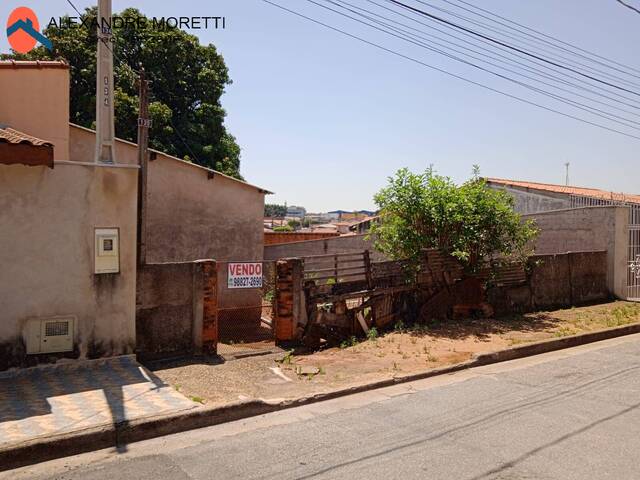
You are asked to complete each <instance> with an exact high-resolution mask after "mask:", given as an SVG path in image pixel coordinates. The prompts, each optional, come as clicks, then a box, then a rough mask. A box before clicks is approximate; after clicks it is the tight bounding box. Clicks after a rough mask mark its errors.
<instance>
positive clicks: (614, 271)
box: [486, 178, 640, 301]
mask: <svg viewBox="0 0 640 480" xmlns="http://www.w3.org/2000/svg"><path fill="white" fill-rule="evenodd" d="M486 180H487V184H488V185H489V187H491V188H494V189H498V190H503V191H505V192H508V193H509V194H510V195H511V196H512V197H513V198H514V200H515V205H514V208H515V210H516V211H517V212H519V213H521V214H523V216H524V217H525V218H527V219H534V220H535V221H536V223H537V224H538V227H539V229H540V235H539V237H538V239H537V242H536V251H537V252H539V253H562V252H566V251H585V250H607V252H608V254H609V255H608V258H609V260H608V262H609V267H608V268H609V287H610V290H611V292H612V293H613V294H615V295H616V296H618V297H619V298H624V299H629V300H636V301H640V195H637V194H627V193H617V192H609V191H606V190H601V189H597V188H587V187H576V186H569V185H555V184H549V183H538V182H528V181H522V180H507V179H502V178H487V179H486Z"/></svg>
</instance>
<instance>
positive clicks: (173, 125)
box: [2, 7, 242, 178]
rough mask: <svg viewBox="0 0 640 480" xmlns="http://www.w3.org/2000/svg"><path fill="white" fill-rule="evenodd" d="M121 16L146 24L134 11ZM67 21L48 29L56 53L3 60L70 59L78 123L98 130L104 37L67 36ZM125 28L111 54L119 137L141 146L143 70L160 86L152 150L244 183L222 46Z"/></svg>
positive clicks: (91, 12) (91, 11) (171, 32)
mask: <svg viewBox="0 0 640 480" xmlns="http://www.w3.org/2000/svg"><path fill="white" fill-rule="evenodd" d="M96 15H97V9H96V7H92V8H87V9H86V11H85V13H84V14H83V18H88V21H87V22H91V21H92V19H95V18H96ZM115 16H118V17H120V18H123V19H124V18H127V17H132V18H136V19H137V18H140V17H143V15H142V14H141V13H140V12H139V11H138V10H136V9H134V8H128V9H126V10H124V11H123V12H121V13H120V14H119V15H115ZM65 18H68V17H63V19H62V24H60V23H59V24H57V25H53V24H50V25H49V26H48V27H47V28H46V29H45V32H44V33H45V35H46V36H47V37H48V38H49V39H51V41H52V43H53V47H54V49H53V51H51V52H50V51H49V50H47V49H46V48H45V47H42V46H40V47H38V48H36V49H34V50H32V51H31V52H29V53H28V54H26V55H21V54H17V53H13V54H11V55H6V54H5V55H2V57H3V58H15V59H29V60H50V59H61V58H62V59H65V60H66V61H67V62H68V63H69V65H70V66H71V106H70V110H71V111H70V118H71V121H72V122H74V123H77V124H79V125H82V126H85V127H89V128H92V127H94V126H95V121H94V120H95V98H96V42H97V38H96V29H95V28H85V27H80V26H75V27H72V28H61V26H60V25H64V22H65ZM122 23H123V24H124V26H123V27H122V28H114V30H113V31H114V42H113V44H111V46H110V48H111V49H112V50H113V52H114V57H115V58H114V71H115V92H114V100H115V103H114V107H115V114H116V135H117V136H118V137H120V138H124V139H126V140H130V141H134V142H135V141H136V139H137V117H138V86H137V75H136V74H135V72H134V70H133V69H136V70H138V69H139V68H140V67H141V66H142V67H144V69H145V71H146V73H147V77H148V79H150V80H151V81H152V83H151V88H150V90H151V102H150V106H149V112H150V116H151V118H152V120H153V126H152V128H151V131H150V142H149V144H150V146H151V147H152V148H155V149H158V150H161V151H163V152H167V153H169V154H172V155H175V156H178V157H180V158H184V159H186V160H190V161H193V162H194V163H198V164H200V165H203V166H206V167H211V168H215V169H216V170H218V171H221V172H223V173H226V174H228V175H231V176H233V177H236V178H242V177H241V176H240V147H239V146H238V144H237V143H236V139H235V138H234V137H233V136H232V135H231V134H229V132H227V130H226V128H225V125H224V118H225V115H226V113H225V111H224V109H223V108H222V105H221V102H220V97H221V96H222V94H223V93H224V91H225V87H226V86H227V85H230V84H231V79H230V77H229V72H228V70H227V67H226V65H225V62H224V59H223V58H222V55H220V54H219V53H218V51H217V50H216V48H215V46H213V45H211V44H210V45H206V46H205V45H200V43H199V41H198V39H197V37H195V36H193V35H189V34H187V33H186V32H184V31H183V30H180V29H178V28H166V29H164V30H162V29H158V28H154V27H153V25H152V22H151V21H150V20H149V21H148V22H147V28H136V27H135V26H134V24H132V23H128V24H126V23H125V22H122ZM89 24H90V23H87V25H89ZM114 25H115V24H114ZM185 144H186V145H188V147H187V146H186V145H185Z"/></svg>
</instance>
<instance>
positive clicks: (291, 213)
mask: <svg viewBox="0 0 640 480" xmlns="http://www.w3.org/2000/svg"><path fill="white" fill-rule="evenodd" d="M306 214H307V210H306V209H305V208H304V207H296V206H295V205H291V206H290V207H287V217H295V218H304V216H305V215H306Z"/></svg>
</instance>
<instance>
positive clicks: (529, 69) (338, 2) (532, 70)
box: [325, 0, 640, 125]
mask: <svg viewBox="0 0 640 480" xmlns="http://www.w3.org/2000/svg"><path fill="white" fill-rule="evenodd" d="M325 1H327V2H329V3H331V4H334V5H336V6H340V7H341V8H344V9H345V10H348V11H350V12H352V13H354V14H357V15H359V16H362V17H363V18H367V19H369V20H370V21H372V22H375V23H377V24H379V25H383V26H385V27H387V28H390V29H392V30H393V31H395V32H400V33H402V34H404V35H409V36H411V37H413V38H418V39H422V40H427V38H426V37H428V38H431V39H432V38H435V39H437V40H441V41H444V42H447V40H445V39H442V38H441V37H438V36H436V35H430V34H428V33H426V32H423V31H421V30H419V29H416V28H413V27H411V26H409V25H406V24H404V23H402V22H398V21H396V20H393V19H390V18H388V17H385V16H383V15H380V14H378V13H375V12H371V11H369V10H367V9H365V8H362V7H358V6H356V5H353V4H351V3H349V2H346V1H345V0H336V1H334V0H325ZM373 3H375V2H373ZM344 5H348V6H349V7H352V8H347V7H345V6H344ZM353 8H355V9H357V10H360V11H356V10H353ZM362 12H366V13H367V14H370V15H373V16H375V17H378V18H380V19H383V20H385V21H388V22H392V23H394V24H396V25H401V26H403V27H406V28H408V29H409V30H413V31H415V32H419V33H421V34H422V35H418V34H415V33H412V32H409V31H407V30H405V29H403V28H399V27H395V26H393V25H390V24H389V23H386V22H385V21H381V20H377V19H376V18H373V17H371V16H369V15H367V14H365V13H362ZM423 35H426V37H424V36H423ZM454 38H455V37H454ZM430 42H431V43H430V44H429V45H438V46H441V47H443V48H446V49H448V50H452V51H454V52H456V53H459V54H461V55H464V56H467V57H470V58H473V59H475V60H478V61H481V62H483V63H487V64H489V65H492V66H494V67H496V68H500V69H502V70H505V71H507V72H510V73H513V74H516V75H519V76H521V77H524V78H527V79H529V80H533V81H534V82H538V83H541V84H543V85H546V86H549V87H551V88H554V89H557V90H560V91H563V92H565V93H568V94H570V95H575V96H577V97H580V98H583V99H586V100H589V101H591V102H595V103H598V104H600V105H604V106H607V107H609V108H613V109H616V110H619V111H622V112H625V113H628V114H630V115H634V116H638V115H640V113H637V112H632V111H630V110H626V109H624V108H620V107H618V106H616V105H611V104H609V103H607V102H602V101H600V100H597V99H595V98H591V97H589V96H586V95H582V94H580V93H577V92H574V91H572V90H569V89H567V88H563V87H560V86H557V85H554V84H552V83H549V82H545V81H543V80H540V79H539V78H536V77H532V76H530V75H527V74H523V73H521V72H518V71H516V70H512V69H510V68H507V67H504V66H502V65H499V64H495V63H493V62H489V61H487V60H485V58H484V57H488V58H490V59H492V60H496V61H498V62H503V63H504V61H503V60H500V58H496V57H494V56H492V55H487V54H485V53H483V52H481V51H478V50H475V49H472V48H468V47H464V46H462V45H460V44H457V43H455V42H449V43H451V44H453V45H455V46H458V47H460V48H463V49H464V50H467V51H470V52H473V53H476V54H479V55H481V57H477V56H475V55H470V54H468V53H465V52H463V51H460V50H458V49H456V48H452V47H451V46H449V45H447V44H442V43H439V42H438V41H432V40H431V41H430ZM466 43H470V42H466ZM421 44H422V42H421ZM425 48H428V47H426V46H425ZM480 48H482V47H480ZM497 55H499V56H500V57H503V58H505V59H506V61H507V62H509V63H510V64H513V63H515V68H518V69H522V70H525V71H527V72H530V73H533V74H534V75H539V76H541V77H543V78H546V79H549V80H552V81H556V82H558V83H562V84H566V85H570V86H573V87H574V88H578V89H583V88H582V87H581V86H580V85H577V84H573V83H571V82H566V81H564V80H560V79H558V78H557V77H554V76H552V75H547V74H546V73H544V72H541V71H540V70H538V69H535V68H532V67H529V66H525V65H523V64H521V63H519V62H517V61H515V60H513V59H510V58H508V57H505V56H504V55H500V54H497ZM586 90H587V91H590V90H589V89H586ZM595 93H596V94H597V92H595ZM636 108H638V107H636ZM600 112H601V113H608V114H611V115H614V116H616V117H617V118H619V119H621V120H626V121H629V122H632V123H638V122H635V121H634V120H630V119H626V118H624V117H618V116H617V115H615V114H612V113H610V112H604V111H601V110H600ZM639 125H640V123H639Z"/></svg>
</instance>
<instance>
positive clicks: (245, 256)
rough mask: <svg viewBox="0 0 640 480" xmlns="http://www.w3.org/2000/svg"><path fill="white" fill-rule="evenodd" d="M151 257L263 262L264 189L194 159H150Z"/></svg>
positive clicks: (168, 260)
mask: <svg viewBox="0 0 640 480" xmlns="http://www.w3.org/2000/svg"><path fill="white" fill-rule="evenodd" d="M148 190H149V201H148V211H147V215H148V218H147V261H148V262H184V261H192V260H197V259H200V258H213V259H215V260H217V261H225V260H234V261H260V260H262V253H263V243H264V232H263V226H262V217H263V214H264V195H265V194H264V193H263V192H261V191H260V190H259V189H257V188H256V187H253V186H251V185H247V184H245V183H242V182H238V181H236V180H233V179H231V178H228V177H226V176H224V175H221V174H216V175H215V176H214V177H213V178H211V179H209V178H208V171H207V170H206V169H204V168H200V167H198V166H197V165H192V164H190V163H188V162H183V161H180V160H175V159H172V158H170V157H165V156H163V155H158V157H157V159H156V160H154V161H152V162H149V186H148Z"/></svg>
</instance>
